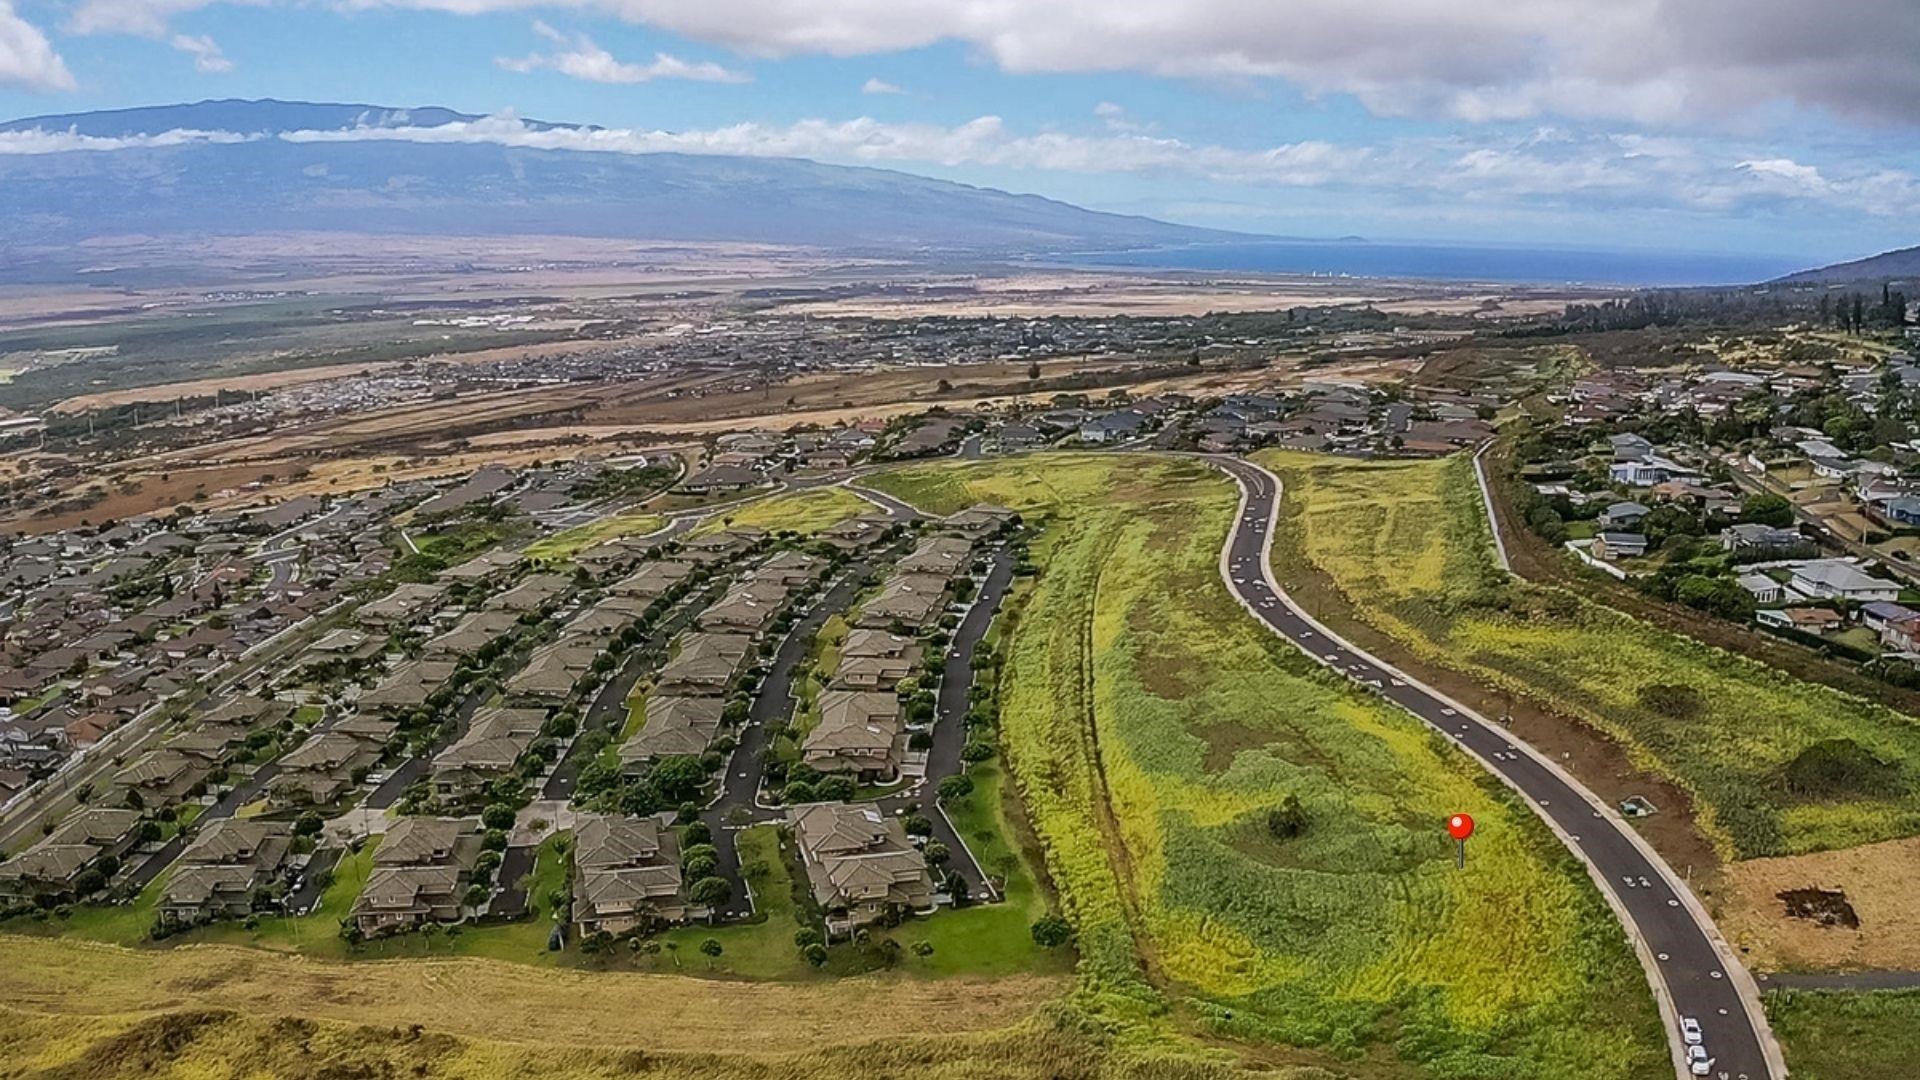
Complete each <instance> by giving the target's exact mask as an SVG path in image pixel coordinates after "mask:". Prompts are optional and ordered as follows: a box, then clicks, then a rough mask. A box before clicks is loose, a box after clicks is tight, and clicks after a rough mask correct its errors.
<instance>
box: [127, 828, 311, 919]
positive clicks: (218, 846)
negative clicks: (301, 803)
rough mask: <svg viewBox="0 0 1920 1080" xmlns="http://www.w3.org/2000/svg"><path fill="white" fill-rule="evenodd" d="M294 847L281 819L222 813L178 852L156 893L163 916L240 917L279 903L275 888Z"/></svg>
mask: <svg viewBox="0 0 1920 1080" xmlns="http://www.w3.org/2000/svg"><path fill="white" fill-rule="evenodd" d="M292 850H293V832H292V828H291V826H289V825H287V824H286V823H284V822H273V821H260V820H241V819H239V818H223V819H222V820H220V821H216V822H214V823H213V824H211V825H209V826H207V828H206V829H205V831H203V832H202V833H201V834H200V836H199V837H198V838H197V839H195V840H194V842H193V843H191V844H189V845H187V848H186V850H185V851H183V852H181V854H180V860H179V862H178V864H177V865H176V867H175V869H174V871H173V875H172V876H171V877H170V878H168V879H167V885H166V891H165V892H163V893H162V894H161V896H160V905H159V910H160V917H161V919H163V920H165V921H168V922H172V923H177V924H182V925H191V924H194V923H203V922H211V921H212V920H214V919H223V918H241V917H244V916H246V915H248V914H250V913H252V912H253V911H254V910H256V908H257V907H259V906H263V905H264V904H265V903H268V902H273V903H277V902H278V898H277V897H275V896H273V891H274V887H275V886H276V885H278V884H279V883H280V881H281V879H282V877H283V876H284V872H285V870H286V867H287V862H288V855H289V853H290V852H291V851H292Z"/></svg>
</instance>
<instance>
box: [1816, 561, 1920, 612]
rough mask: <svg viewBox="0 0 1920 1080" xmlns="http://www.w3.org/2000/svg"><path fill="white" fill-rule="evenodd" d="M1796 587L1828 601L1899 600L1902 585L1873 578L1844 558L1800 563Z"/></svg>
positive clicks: (1864, 601)
mask: <svg viewBox="0 0 1920 1080" xmlns="http://www.w3.org/2000/svg"><path fill="white" fill-rule="evenodd" d="M1793 587H1794V588H1795V589H1798V590H1799V591H1801V592H1803V593H1805V594H1807V595H1808V596H1818V597H1823V598H1825V599H1828V600H1855V601H1859V602H1861V603H1866V602H1868V601H1872V600H1896V599H1899V597H1900V586H1899V585H1898V584H1897V583H1895V582H1891V581H1887V580H1885V579H1883V578H1877V577H1872V576H1870V575H1868V574H1867V573H1866V572H1865V571H1863V570H1861V569H1860V568H1859V567H1858V566H1855V565H1854V564H1852V563H1850V562H1847V561H1846V560H1844V559H1815V560H1813V561H1812V562H1805V563H1801V564H1800V565H1799V566H1798V567H1795V568H1794V571H1793Z"/></svg>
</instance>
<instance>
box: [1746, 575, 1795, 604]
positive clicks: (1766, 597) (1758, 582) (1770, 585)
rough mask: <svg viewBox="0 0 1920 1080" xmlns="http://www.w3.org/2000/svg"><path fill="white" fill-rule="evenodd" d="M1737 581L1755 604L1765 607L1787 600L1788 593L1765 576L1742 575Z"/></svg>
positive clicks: (1777, 583)
mask: <svg viewBox="0 0 1920 1080" xmlns="http://www.w3.org/2000/svg"><path fill="white" fill-rule="evenodd" d="M1736 580H1737V581H1738V582H1739V585H1740V587H1741V588H1743V589H1745V590H1747V593H1748V595H1750V596H1752V597H1753V602H1754V603H1756V604H1759V605H1761V606H1763V607H1764V606H1766V605H1768V604H1777V603H1779V602H1780V601H1781V600H1784V599H1786V595H1787V591H1786V590H1785V589H1784V588H1782V587H1781V585H1780V583H1779V582H1777V581H1775V580H1773V579H1772V578H1770V577H1768V576H1767V575H1765V574H1741V575H1740V577H1739V578H1738V579H1736Z"/></svg>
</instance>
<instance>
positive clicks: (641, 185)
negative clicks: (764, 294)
mask: <svg viewBox="0 0 1920 1080" xmlns="http://www.w3.org/2000/svg"><path fill="white" fill-rule="evenodd" d="M481 122H485V123H488V124H491V125H494V127H495V128H496V129H500V130H502V131H504V137H502V138H494V137H491V136H487V137H474V136H472V135H471V134H461V132H462V130H463V129H464V128H466V127H467V126H468V125H474V124H476V123H481ZM402 129H404V130H402ZM603 130H604V129H598V128H592V127H584V126H576V125H566V124H553V123H546V122H540V121H519V120H516V119H511V118H507V119H504V120H503V119H502V118H486V117H481V116H476V115H474V114H470V113H460V112H455V111H453V110H451V109H443V108H437V107H429V108H410V109H396V108H388V107H382V106H373V105H350V104H316V103H308V102H288V101H271V100H269V101H205V102H200V103H198V104H191V105H169V106H157V107H150V108H137V109H124V110H116V111H110V112H92V113H77V114H71V115H63V116H42V117H31V118H27V119H23V120H15V121H12V122H8V123H0V221H4V222H6V223H7V230H8V232H9V233H10V239H11V240H12V241H14V242H17V243H23V244H30V245H32V244H38V245H61V244H70V243H73V242H76V241H79V240H84V239H86V238H88V237H93V236H103V235H126V234H171V233H190V234H201V235H206V234H212V235H233V234H249V233H259V232H289V231H315V232H354V233H376V234H398V235H452V236H503V235H564V236H582V237H599V238H632V239H643V240H663V241H733V242H758V243H769V244H791V245H802V246H809V247H821V248H829V249H834V250H838V251H845V252H860V251H875V252H886V253H895V254H899V253H914V252H920V253H948V254H955V255H960V256H991V255H1011V254H1038V253H1047V252H1072V251H1113V250H1120V249H1127V248H1135V247H1142V246H1156V245H1172V244H1196V243H1201V244H1204V243H1209V242H1215V241H1222V240H1244V239H1247V237H1246V236H1244V235H1243V234H1237V233H1228V232H1219V231H1215V230H1209V229H1199V228H1192V227H1188V226H1184V225H1173V224H1169V223H1166V222H1162V221H1155V220H1152V219H1149V218H1144V217H1131V216H1126V215H1121V214H1110V213H1101V212H1098V211H1092V210H1086V209H1082V208H1080V207H1077V206H1073V205H1070V204H1068V203H1064V202H1059V201H1056V200H1053V199H1047V198H1041V197H1039V196H1035V195H1017V194H1010V193H1008V192H1005V191H997V190H993V189H990V188H981V187H973V186H969V185H966V184H958V183H952V182H949V181H944V180H934V179H929V178H926V177H920V176H913V175H910V174H907V173H902V172H895V171H891V170H886V169H876V168H859V167H848V166H840V165H824V164H820V163H817V162H813V161H806V160H800V159H794V158H768V157H741V156H725V155H708V154H685V153H671V152H648V153H630V152H603V151H597V150H591V149H576V148H572V147H575V146H579V145H582V144H584V143H589V142H591V141H592V140H591V136H593V135H594V134H596V133H601V132H603ZM541 133H546V134H553V135H558V136H561V137H559V138H553V139H549V140H545V141H546V142H548V143H550V144H558V145H560V146H561V147H562V148H541V147H536V146H531V145H525V144H526V143H529V142H540V141H542V140H540V139H538V138H537V137H535V136H537V135H538V134H541ZM515 141H517V142H518V143H519V144H518V145H516V144H514V143H515ZM9 142H11V143H12V144H13V145H12V146H9V145H7V144H8V143H9ZM28 150H31V151H33V152H23V151H28Z"/></svg>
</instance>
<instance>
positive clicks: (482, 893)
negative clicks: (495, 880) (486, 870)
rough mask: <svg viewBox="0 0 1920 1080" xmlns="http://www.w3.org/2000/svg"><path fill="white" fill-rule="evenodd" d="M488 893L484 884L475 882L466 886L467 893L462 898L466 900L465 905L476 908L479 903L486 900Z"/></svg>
mask: <svg viewBox="0 0 1920 1080" xmlns="http://www.w3.org/2000/svg"><path fill="white" fill-rule="evenodd" d="M489 895H491V894H490V893H488V891H487V887H486V886H485V885H481V884H478V883H476V884H473V885H469V886H467V894H466V896H465V897H463V898H462V899H464V900H465V901H466V905H467V906H468V907H470V908H477V907H479V906H480V905H481V904H484V903H486V902H487V897H488V896H489Z"/></svg>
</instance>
